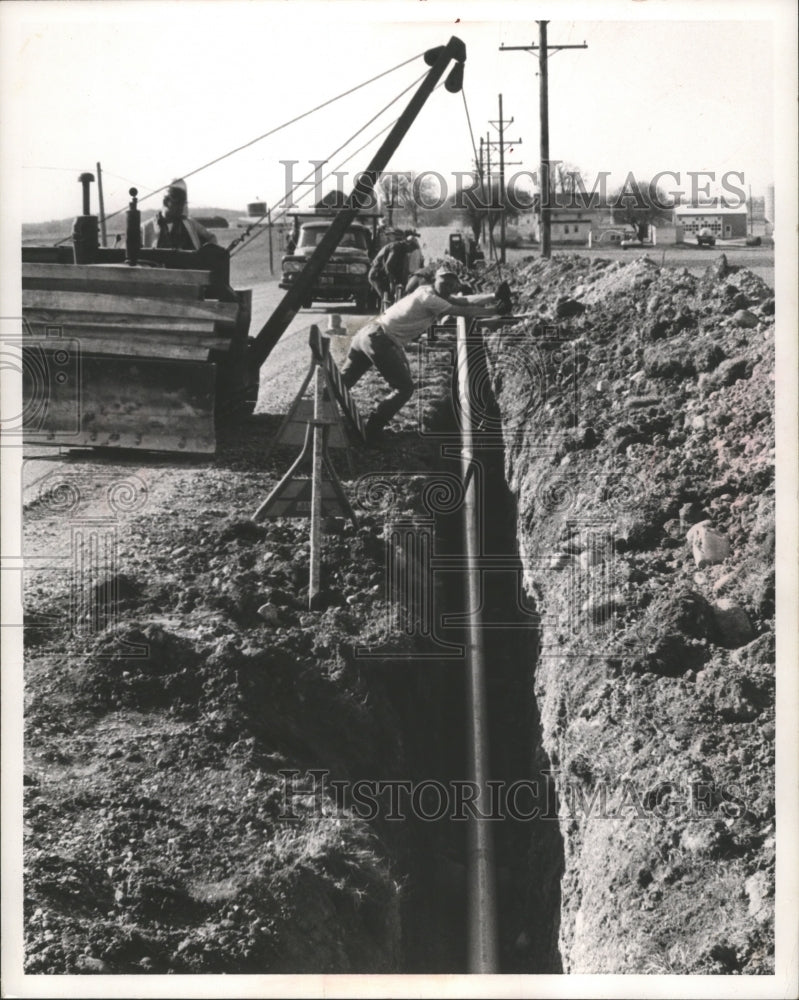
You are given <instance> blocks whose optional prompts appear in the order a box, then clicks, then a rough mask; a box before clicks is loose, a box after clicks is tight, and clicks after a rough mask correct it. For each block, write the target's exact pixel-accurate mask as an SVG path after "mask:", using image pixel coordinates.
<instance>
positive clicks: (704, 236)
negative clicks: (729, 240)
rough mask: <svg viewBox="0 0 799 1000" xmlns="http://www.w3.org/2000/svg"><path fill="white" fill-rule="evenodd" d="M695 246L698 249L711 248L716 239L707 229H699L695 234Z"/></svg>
mask: <svg viewBox="0 0 799 1000" xmlns="http://www.w3.org/2000/svg"><path fill="white" fill-rule="evenodd" d="M696 245H697V246H698V247H712V246H715V245H716V237H715V236H714V235H713V233H711V231H710V230H709V229H707V228H705V229H700V230H699V232H698V233H697V234H696Z"/></svg>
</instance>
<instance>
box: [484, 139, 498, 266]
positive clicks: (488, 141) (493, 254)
mask: <svg viewBox="0 0 799 1000" xmlns="http://www.w3.org/2000/svg"><path fill="white" fill-rule="evenodd" d="M485 150H486V182H487V184H488V211H487V213H486V227H487V229H488V259H489V260H495V259H496V256H497V252H496V247H495V246H494V227H493V226H492V224H491V213H492V212H493V211H494V208H493V205H492V202H493V201H494V195H493V191H492V189H491V133H490V132H486V145H485Z"/></svg>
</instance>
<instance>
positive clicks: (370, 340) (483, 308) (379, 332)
mask: <svg viewBox="0 0 799 1000" xmlns="http://www.w3.org/2000/svg"><path fill="white" fill-rule="evenodd" d="M459 288H460V280H459V279H458V276H457V274H455V272H454V271H450V270H449V269H448V268H440V269H439V270H438V271H437V272H436V276H435V281H434V283H433V284H432V285H422V286H421V287H420V288H417V289H416V291H414V292H412V293H411V294H410V295H406V296H405V297H404V298H401V299H400V300H399V301H398V302H396V303H395V304H394V305H393V306H390V307H389V308H388V309H386V311H385V312H383V313H381V315H379V316H378V317H377V318H376V319H374V320H372V322H370V323H367V324H366V326H364V327H362V328H361V329H360V330H359V331H358V333H356V334H355V336H354V337H353V339H352V344H351V345H350V350H349V354H348V356H347V361H346V363H345V365H344V368H343V369H342V371H341V377H342V381H343V382H344V384H345V385H346V386H347V387H348V388H351V387H352V386H353V385H355V383H356V382H357V381H358V379H360V378H361V376H362V375H364V373H365V372H367V371H368V370H369V369H370V368H371V367H372V365H374V367H375V368H376V369H377V370H378V372H380V374H381V375H382V376H383V378H384V379H385V380H386V382H388V384H389V386H390V387H391V388H392V390H393V392H392V393H391V394H390V395H389V396H388V397H387V398H386V399H384V400H383V401H382V402H381V403H379V404H378V406H377V407H376V409H375V410H374V412H373V413H372V414H371V416H370V417H369V419H368V421H367V423H366V439H367V443H370V444H374V443H376V442H377V441H378V440H379V438H380V434H381V432H382V430H383V428H384V427H385V425H386V424H387V423H388V422H389V420H391V418H392V417H393V416H394V415H395V414H396V413H398V412H399V410H400V409H401V408H402V407H403V406H404V405H405V403H407V402H408V400H409V399H410V398H411V396H412V394H413V390H414V384H413V378H412V376H411V368H410V365H409V364H408V358H407V355H406V353H405V348H406V347H407V346H408V345H409V344H411V343H413V342H414V341H415V340H418V339H419V337H421V336H422V334H423V333H424V332H425V330H427V329H428V327H430V326H431V325H432V324H433V322H434V321H435V320H436V319H438V318H439V317H440V316H444V315H449V316H467V317H479V316H493V315H496V308H495V306H494V305H493V304H480V305H478V304H475V303H472V302H469V301H468V299H466V298H463V297H462V296H459V295H458V294H457V292H458V290H459Z"/></svg>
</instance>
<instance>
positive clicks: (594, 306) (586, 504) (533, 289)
mask: <svg viewBox="0 0 799 1000" xmlns="http://www.w3.org/2000/svg"><path fill="white" fill-rule="evenodd" d="M515 280H516V286H515V287H516V291H517V294H518V296H519V298H520V300H521V301H522V303H523V304H524V307H525V308H526V309H529V310H530V311H532V312H535V313H537V314H538V317H539V318H538V320H537V321H536V322H533V321H530V322H525V323H523V324H519V325H517V326H516V327H514V328H512V329H510V330H508V329H506V330H504V331H498V332H496V333H494V334H492V335H491V337H490V339H489V355H490V364H491V369H492V378H493V384H494V388H495V391H496V395H497V399H498V402H499V405H500V409H501V411H502V413H503V417H504V437H505V444H506V469H507V475H508V480H509V482H510V484H511V487H512V489H513V491H514V493H515V494H516V496H517V499H518V505H519V526H520V544H521V547H522V553H523V561H524V564H525V567H526V584H527V587H528V589H529V591H530V592H531V593H533V594H534V595H535V598H536V602H537V606H538V609H539V611H540V613H541V615H542V619H543V621H544V623H545V626H544V628H543V656H542V659H541V663H540V665H539V668H538V670H537V675H536V692H537V696H538V700H539V706H540V708H541V713H542V719H543V726H544V745H545V749H546V750H547V752H548V753H549V754H550V757H551V759H552V760H553V762H554V764H555V766H556V767H557V768H558V769H559V771H560V775H561V776H560V779H559V792H560V795H561V802H562V804H563V803H566V804H570V805H571V806H572V807H574V804H575V802H576V803H577V806H578V807H577V808H571V809H570V810H569V809H567V810H566V816H565V818H563V819H562V822H561V829H562V832H563V835H564V839H565V849H566V858H567V860H566V871H565V875H564V881H563V886H562V890H563V900H564V906H563V913H562V925H561V950H562V954H563V958H564V966H565V968H566V970H567V971H571V972H592V973H597V972H641V971H650V972H656V971H657V972H685V973H689V972H700V973H711V972H740V973H766V972H769V971H770V970H771V969H772V967H773V864H774V839H773V823H774V802H773V795H772V794H771V793H770V792H764V789H766V788H771V787H772V785H771V781H772V776H773V763H774V758H773V751H774V748H773V737H774V702H773V674H774V653H773V635H774V577H773V556H774V454H775V453H774V425H773V413H774V400H773V371H774V326H773V311H774V309H773V305H774V304H773V292H772V291H771V289H769V288H768V287H767V286H766V285H765V284H764V283H763V282H762V281H761V280H760V279H759V278H757V277H756V276H755V275H754V274H752V273H751V272H747V271H745V270H736V269H735V268H732V267H730V266H729V265H728V264H727V263H726V261H724V260H723V259H722V261H721V262H720V264H719V265H718V266H716V267H713V268H709V269H708V270H707V272H706V273H705V274H704V276H702V277H701V278H694V277H692V276H691V275H690V274H688V273H687V272H682V273H680V272H675V271H670V270H667V269H661V268H659V267H658V266H657V265H656V264H655V263H653V262H652V261H651V260H649V259H647V258H646V257H643V258H640V259H638V260H635V261H632V262H630V263H626V264H625V263H621V262H617V263H612V264H611V263H609V262H607V261H603V260H600V259H593V260H592V259H589V258H586V257H581V256H573V257H569V256H562V257H560V256H559V257H556V258H554V259H553V260H552V261H550V262H546V261H543V260H536V261H530V262H528V263H526V264H524V265H522V266H521V267H519V268H518V270H517V272H516V278H515ZM569 304H572V305H569ZM587 761H590V767H587V766H586V762H587ZM664 783H665V784H664ZM666 786H668V787H669V788H670V789H671V791H670V793H669V796H667V799H668V801H669V802H670V803H671V808H670V809H668V810H665V811H664V810H662V809H658V808H656V805H657V803H658V801H659V799H658V796H657V795H655V796H654V798H653V794H654V793H653V789H657V788H658V787H664V788H665V787H666ZM603 801H604V802H605V803H606V815H605V817H603V816H602V815H600V812H601V809H600V808H599V806H598V805H597V804H598V803H601V802H603ZM608 802H609V803H610V804H607V803H608ZM586 803H589V805H586ZM590 803H593V805H594V807H595V808H594V809H593V810H592V809H591V808H590ZM614 809H615V812H614ZM608 811H609V813H608ZM608 814H609V815H611V816H612V817H613V818H614V821H613V822H609V821H608V818H607V816H608ZM753 879H754V880H756V881H757V885H756V886H755V883H754V882H753V881H752V880H753ZM753 893H756V895H757V900H756V902H755V897H754V895H753ZM607 927H613V928H614V933H613V934H612V935H610V936H608V935H607V934H605V933H603V930H602V929H603V928H607Z"/></svg>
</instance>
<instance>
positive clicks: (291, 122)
mask: <svg viewBox="0 0 799 1000" xmlns="http://www.w3.org/2000/svg"><path fill="white" fill-rule="evenodd" d="M422 55H424V53H422V52H419V53H417V54H416V55H415V56H411V57H410V59H405V60H403V62H400V63H397V65H396V66H392V67H391V68H390V69H387V70H384V71H383V72H382V73H378V74H377V76H373V77H371V78H370V79H368V80H364V81H363V83H359V84H358V85H357V86H355V87H350V89H349V90H345V91H342V93H340V94H337V95H336V96H335V97H331V98H329V99H328V100H327V101H323V102H322V103H321V104H317V105H316V107H314V108H311V109H310V110H309V111H304V112H303V113H302V114H301V115H297V116H296V117H295V118H291V119H289V120H288V121H286V122H283V124H282V125H277V126H276V127H275V128H273V129H270V130H269V131H268V132H264V134H263V135H259V136H257V137H256V138H255V139H250V141H249V142H245V143H243V144H242V145H241V146H237V147H236V148H235V149H231V150H230V151H229V152H227V153H223V154H222V155H221V156H217V157H216V158H215V159H213V160H209V161H208V162H207V163H204V164H203V165H202V166H201V167H196V168H195V169H194V170H190V171H188V173H184V174H182V175H181V176H182V177H183V178H184V180H185V178H187V177H193V176H194V175H195V174H198V173H200V171H202V170H206V169H207V168H208V167H211V166H213V165H214V164H216V163H220V162H221V161H222V160H225V159H227V157H229V156H233V155H234V154H235V153H240V152H241V151H242V150H243V149H247V148H248V147H249V146H253V145H255V143H257V142H260V141H261V140H262V139H266V138H268V137H269V136H271V135H275V134H276V133H277V132H280V131H281V130H282V129H284V128H288V126H289V125H294V124H295V123H296V122H299V121H302V119H303V118H307V117H308V116H309V115H312V114H315V113H316V112H317V111H321V110H322V108H326V107H328V106H329V105H331V104H334V103H335V102H336V101H340V100H341V99H342V98H344V97H349V95H350V94H354V93H355V92H356V91H358V90H361V88H362V87H368V86H369V84H370V83H374V82H375V81H376V80H380V79H381V78H382V77H384V76H388V75H389V74H390V73H393V72H395V71H396V70H398V69H402V67H403V66H407V65H409V64H410V63H412V62H415V61H416V60H417V59H419V58H421V56H422ZM357 134H358V133H357V132H356V135H357ZM168 187H169V184H163V185H162V186H161V187H159V188H155V189H154V190H153V191H148V192H147V194H144V195H141V197H140V198H139V199H138V200H139V201H140V202H142V201H145V200H146V199H147V198H152V197H153V195H156V194H160V192H161V191H165V190H166V189H167V188H168ZM126 209H127V206H126V207H125V208H119V209H117V211H116V212H111V214H110V215H106V217H105V219H106V222H107V221H108V220H109V219H113V218H114V216H116V215H119V214H120V213H122V212H124V211H126ZM68 239H70V237H69V236H65V237H64V239H63V240H59V241H58V243H56V244H55V246H58V245H59V244H60V243H64V242H65V241H66V240H68Z"/></svg>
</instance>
